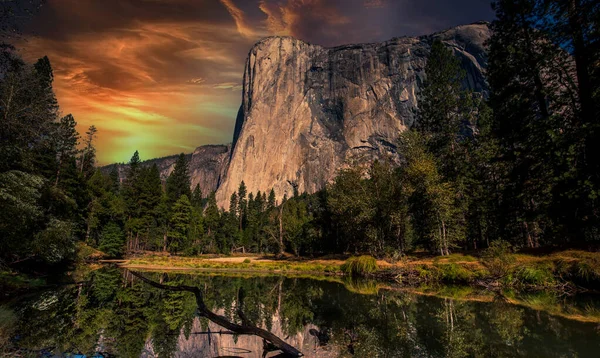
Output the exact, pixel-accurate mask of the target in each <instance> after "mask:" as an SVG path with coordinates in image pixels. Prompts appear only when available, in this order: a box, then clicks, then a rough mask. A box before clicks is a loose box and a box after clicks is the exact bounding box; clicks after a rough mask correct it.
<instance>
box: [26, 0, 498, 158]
mask: <svg viewBox="0 0 600 358" xmlns="http://www.w3.org/2000/svg"><path fill="white" fill-rule="evenodd" d="M492 17H493V12H492V10H491V8H490V3H489V1H487V0H453V1H448V0H418V1H415V0H331V1H328V0H48V2H47V4H46V5H45V6H44V7H43V8H42V9H41V11H40V12H39V13H38V14H37V15H36V16H35V17H33V18H32V19H31V21H30V23H28V24H27V25H26V27H25V30H24V33H25V36H24V39H23V40H22V42H21V43H20V44H18V47H19V48H20V49H21V51H22V54H23V56H24V57H25V58H26V59H27V60H35V59H36V58H39V57H41V56H44V55H47V56H48V57H49V58H50V61H51V63H52V65H53V68H54V74H55V83H54V88H55V91H56V94H57V97H58V101H59V104H60V106H61V110H62V112H63V113H64V114H67V113H72V114H73V115H74V116H75V119H76V120H77V121H78V123H79V126H80V128H79V129H80V132H82V133H83V132H85V129H86V128H87V127H88V126H90V125H91V124H94V125H95V126H96V127H97V128H98V129H99V134H98V142H97V145H96V146H97V149H98V158H99V161H100V164H108V163H111V162H127V161H128V160H129V158H130V157H131V155H132V154H133V152H134V151H135V150H136V149H137V150H139V151H140V156H141V157H142V159H150V158H154V157H162V156H166V155H171V154H177V153H180V152H191V151H193V150H194V148H195V147H197V146H199V145H203V144H221V143H228V142H230V141H231V138H232V133H233V125H234V122H235V116H236V113H237V110H238V108H239V105H240V101H241V81H242V75H243V71H244V62H245V59H246V55H247V54H248V51H249V50H250V48H251V47H252V45H253V44H254V43H255V42H256V41H257V40H258V39H260V38H262V37H265V36H270V35H291V36H294V37H297V38H300V39H303V40H305V41H308V42H310V43H314V44H319V45H324V46H333V45H341V44H345V43H356V42H373V41H383V40H387V39H390V38H392V37H398V36H404V35H409V36H412V35H422V34H427V33H431V32H435V31H439V30H443V29H445V28H448V27H452V26H455V25H459V24H466V23H471V22H474V21H478V20H491V19H492Z"/></svg>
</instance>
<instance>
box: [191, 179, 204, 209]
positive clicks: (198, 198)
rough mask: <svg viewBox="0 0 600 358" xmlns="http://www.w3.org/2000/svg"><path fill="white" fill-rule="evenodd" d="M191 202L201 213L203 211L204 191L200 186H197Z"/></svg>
mask: <svg viewBox="0 0 600 358" xmlns="http://www.w3.org/2000/svg"><path fill="white" fill-rule="evenodd" d="M190 201H191V203H192V206H193V207H194V208H196V209H197V210H200V211H201V210H202V190H201V189H200V184H196V187H195V188H194V191H193V192H192V199H191V200H190Z"/></svg>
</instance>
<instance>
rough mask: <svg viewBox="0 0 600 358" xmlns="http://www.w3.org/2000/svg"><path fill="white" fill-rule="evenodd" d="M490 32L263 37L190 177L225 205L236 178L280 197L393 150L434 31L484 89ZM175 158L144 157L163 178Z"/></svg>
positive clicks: (409, 120) (471, 81)
mask: <svg viewBox="0 0 600 358" xmlns="http://www.w3.org/2000/svg"><path fill="white" fill-rule="evenodd" d="M490 35H491V32H490V29H489V27H488V24H487V23H483V22H480V23H474V24H470V25H463V26H458V27H455V28H452V29H449V30H446V31H443V32H439V33H436V34H433V35H427V36H421V37H400V38H394V39H392V40H389V41H386V42H381V43H369V44H355V45H345V46H338V47H332V48H325V47H322V46H318V45H312V44H309V43H306V42H303V41H301V40H297V39H294V38H291V37H268V38H265V39H263V40H261V41H259V42H258V43H257V44H256V45H254V47H253V48H252V49H251V50H250V52H249V54H248V58H247V60H246V66H245V71H244V78H243V90H242V104H241V106H240V109H239V111H238V116H237V119H236V124H235V129H234V135H233V143H232V144H231V145H227V146H225V145H207V146H202V147H198V148H197V149H196V150H195V151H194V153H193V154H188V156H189V157H188V160H189V162H190V174H191V177H192V187H195V186H196V184H200V187H201V189H202V192H203V193H204V195H205V196H207V195H208V194H209V193H210V192H212V191H214V190H216V196H217V202H218V204H219V206H222V207H224V208H226V209H227V208H228V206H229V197H230V195H231V193H233V192H235V191H236V190H237V188H238V186H239V184H240V182H241V181H242V180H243V181H244V182H245V183H246V186H247V189H248V192H254V193H256V192H257V191H262V192H268V191H269V190H271V188H273V189H274V190H275V194H276V196H277V199H278V200H280V199H281V198H282V197H283V196H284V195H285V194H287V195H288V196H290V195H291V194H292V192H293V188H294V186H297V188H298V190H299V191H300V192H308V193H313V192H315V191H317V190H319V189H321V188H323V186H324V185H325V184H326V183H327V182H329V181H331V180H332V179H333V178H334V177H335V175H336V172H337V171H338V170H339V169H340V168H343V167H344V166H346V165H348V164H350V163H352V162H362V161H367V162H368V161H372V160H374V159H376V158H381V157H383V156H389V155H391V156H392V158H397V154H398V153H397V151H396V140H397V138H398V135H399V133H400V132H401V131H403V130H405V129H406V128H407V127H410V126H411V125H412V124H413V122H414V121H415V110H416V107H417V96H418V93H419V90H420V88H421V86H422V84H423V81H424V79H425V65H426V62H427V56H428V54H429V49H430V46H431V44H432V43H433V41H434V40H435V39H440V40H441V41H442V42H443V43H445V44H446V45H447V46H448V47H449V48H451V49H452V50H453V52H454V54H455V56H457V57H458V58H459V59H460V61H461V65H462V67H463V69H464V70H465V73H466V77H465V80H464V83H463V85H464V87H465V88H468V89H471V90H474V91H477V92H485V91H486V90H487V84H486V81H485V78H484V70H485V68H486V66H487V55H486V50H485V46H484V43H485V41H486V40H487V39H488V38H489V37H490ZM175 159H176V156H172V157H166V158H160V159H153V160H150V161H146V162H144V163H145V165H150V164H152V163H156V164H157V165H158V167H159V170H160V171H161V177H162V178H163V179H166V178H167V177H168V175H169V174H170V173H171V171H172V170H173V165H174V163H175ZM118 166H119V170H120V173H122V174H124V166H123V165H118ZM108 169H110V167H108V168H107V169H105V170H108ZM123 176H124V175H121V177H123Z"/></svg>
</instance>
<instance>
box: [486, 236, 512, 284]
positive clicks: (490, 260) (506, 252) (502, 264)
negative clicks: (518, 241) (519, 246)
mask: <svg viewBox="0 0 600 358" xmlns="http://www.w3.org/2000/svg"><path fill="white" fill-rule="evenodd" d="M483 258H484V259H485V260H484V261H483V264H484V265H485V266H486V267H487V269H488V270H489V271H490V273H491V274H492V275H494V276H498V277H499V276H504V275H506V274H507V273H508V271H509V269H510V265H511V264H513V263H514V262H515V261H516V259H515V257H514V255H513V248H512V246H511V244H510V243H509V242H506V241H504V240H496V241H493V242H492V243H491V244H490V247H488V248H487V249H485V251H484V253H483Z"/></svg>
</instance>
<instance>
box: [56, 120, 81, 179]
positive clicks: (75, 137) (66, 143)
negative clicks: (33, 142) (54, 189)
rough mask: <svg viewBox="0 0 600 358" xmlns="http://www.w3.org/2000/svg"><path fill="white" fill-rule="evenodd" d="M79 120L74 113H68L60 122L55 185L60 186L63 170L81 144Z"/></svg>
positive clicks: (57, 134) (57, 132)
mask: <svg viewBox="0 0 600 358" xmlns="http://www.w3.org/2000/svg"><path fill="white" fill-rule="evenodd" d="M76 126H77V122H75V118H73V116H72V115H70V114H69V115H66V116H64V117H62V118H61V119H60V122H59V124H58V127H57V130H56V135H55V137H54V138H55V139H54V140H55V143H56V144H55V145H56V156H57V169H56V180H55V182H54V186H58V183H59V181H60V174H61V170H62V169H64V166H65V165H67V163H68V162H69V159H71V158H73V157H75V155H76V154H77V145H78V144H79V133H77V129H76V128H75V127H76Z"/></svg>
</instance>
